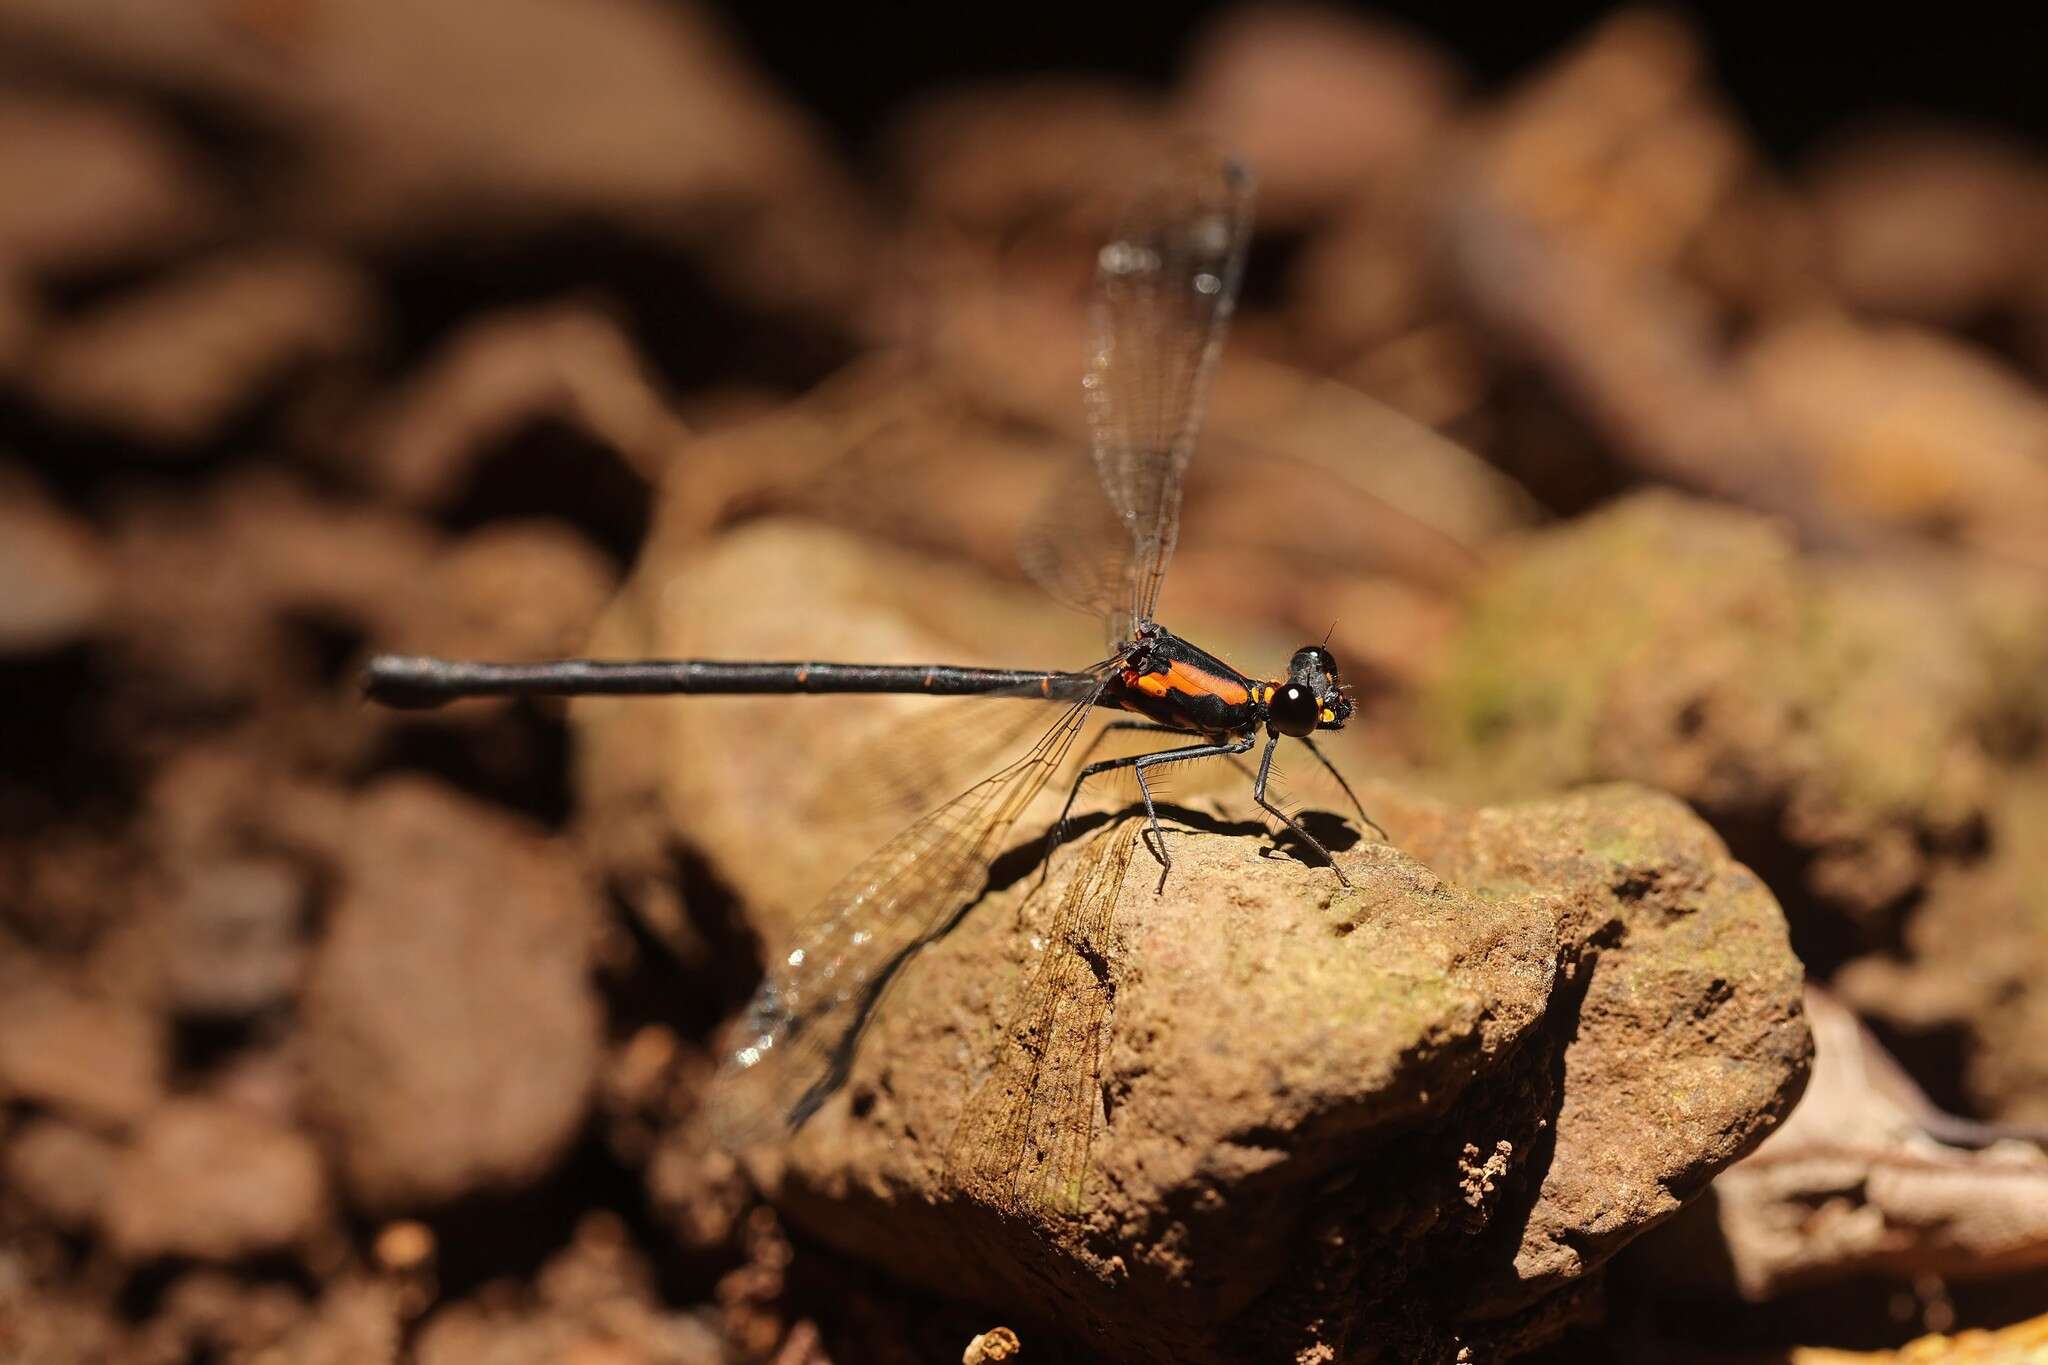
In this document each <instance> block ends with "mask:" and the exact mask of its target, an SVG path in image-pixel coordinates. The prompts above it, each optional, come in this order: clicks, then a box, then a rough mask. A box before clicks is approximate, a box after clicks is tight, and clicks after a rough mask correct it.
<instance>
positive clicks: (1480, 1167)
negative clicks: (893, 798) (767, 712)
mask: <svg viewBox="0 0 2048 1365" xmlns="http://www.w3.org/2000/svg"><path fill="white" fill-rule="evenodd" d="M1368 800H1369V802H1371V803H1372V805H1373V806H1374V807H1375V808H1376V809H1377V810H1378V811H1379V812H1380V816H1381V819H1382V820H1383V821H1384V822H1385V823H1387V824H1388V827H1389V829H1390V831H1391V832H1392V833H1393V834H1394V837H1395V840H1396V843H1395V845H1393V846H1388V845H1381V844H1376V843H1374V844H1366V845H1361V846H1359V847H1358V848H1355V849H1353V850H1351V851H1350V852H1349V853H1348V854H1346V855H1345V857H1344V863H1345V866H1346V867H1347V869H1348V870H1349V871H1350V873H1351V875H1352V877H1353V880H1354V882H1355V883H1356V889H1355V890H1353V891H1351V892H1342V891H1339V890H1338V889H1337V887H1336V884H1335V882H1334V879H1331V878H1329V877H1328V876H1327V874H1326V873H1322V872H1320V871H1319V870H1318V869H1313V868H1304V867H1301V866H1299V865H1298V864H1295V863H1294V862H1292V861H1291V860H1287V859H1270V858H1269V859H1262V858H1258V857H1255V856H1252V853H1253V848H1252V846H1251V845H1250V844H1249V841H1247V840H1245V839H1244V838H1243V837H1242V831H1240V830H1238V829H1236V828H1234V827H1232V826H1231V825H1229V824H1222V825H1215V824H1212V823H1211V822H1210V820H1209V819H1206V818H1198V825H1197V829H1196V830H1194V831H1190V832H1186V833H1180V834H1178V835H1177V837H1175V839H1174V855H1175V862H1174V872H1173V876H1172V878H1171V880H1170V881H1169V884H1168V888H1167V892H1166V894H1165V895H1163V896H1160V895H1157V894H1155V890H1154V886H1155V879H1154V877H1153V876H1152V875H1151V871H1150V868H1149V866H1147V865H1144V864H1143V862H1142V860H1143V858H1144V855H1143V854H1142V852H1140V853H1139V854H1138V855H1137V857H1138V859H1139V860H1140V863H1139V865H1131V859H1132V852H1133V849H1134V848H1135V847H1136V841H1135V837H1134V836H1135V827H1134V825H1133V824H1132V823H1129V822H1126V823H1122V824H1119V825H1116V826H1114V827H1112V828H1111V829H1109V830H1107V831H1100V832H1097V833H1096V834H1095V835H1094V836H1093V837H1092V838H1091V839H1090V840H1089V841H1088V842H1087V843H1086V844H1085V845H1084V847H1083V848H1082V849H1080V850H1079V851H1078V852H1076V853H1074V854H1073V855H1072V856H1071V857H1070V858H1069V859H1068V860H1067V865H1066V868H1065V869H1064V873H1065V874H1066V875H1062V874H1058V873H1056V874H1055V876H1054V877H1053V879H1052V880H1051V882H1049V883H1048V888H1047V892H1048V894H1044V895H1038V896H1029V897H1026V896H1021V895H1020V894H1019V891H1018V889H1017V888H1007V889H1004V890H1000V891H998V892H996V893H995V894H994V895H992V896H991V897H989V898H988V899H987V900H986V901H984V902H983V903H981V904H978V905H976V906H975V907H974V909H973V911H972V913H970V914H969V915H968V917H967V918H966V919H965V920H964V922H962V923H961V924H960V926H959V927H958V928H957V929H955V930H954V931H953V932H952V933H951V934H950V935H948V936H947V937H945V938H944V939H942V940H940V941H939V942H937V943H935V944H933V945H932V946H931V947H929V948H927V949H925V950H924V952H923V953H921V954H920V955H919V956H918V957H917V958H915V959H914V960H913V961H912V963H911V965H910V966H909V967H908V968H907V969H906V970H905V971H904V972H903V973H902V975H901V977H900V979H899V980H898V982H897V983H896V985H895V986H894V987H893V988H892V990H891V992H890V994H889V996H888V998H887V1001H886V1004H885V1005H884V1007H883V1008H882V1009H881V1010H880V1011H878V1012H877V1015H876V1017H875V1019H874V1021H873V1023H872V1024H871V1026H870V1028H869V1029H868V1032H867V1034H866V1036H865V1037H864V1038H863V1040H862V1041H861V1044H860V1046H859V1050H858V1052H857V1054H856V1056H855V1059H854V1062H853V1066H852V1070H851V1073H850V1075H849V1077H848V1080H847V1083H846V1086H845V1088H844V1090H843V1091H842V1092H841V1093H839V1094H838V1095H836V1096H835V1097H834V1098H833V1099H831V1100H830V1101H828V1102H827V1103H826V1105H825V1107H824V1108H823V1109H822V1110H821V1111H820V1112H819V1113H818V1114H817V1115H816V1117H814V1118H813V1119H812V1120H811V1122H810V1123H809V1124H808V1125H807V1126H806V1127H805V1128H803V1129H802V1130H800V1131H799V1133H798V1134H797V1135H796V1137H795V1138H794V1139H793V1140H792V1141H791V1142H790V1143H789V1144H788V1146H787V1147H786V1149H783V1150H780V1151H777V1152H775V1153H774V1154H773V1155H772V1158H769V1157H762V1158H760V1159H759V1160H760V1165H759V1167H758V1170H759V1173H760V1174H762V1175H763V1176H764V1178H766V1179H767V1180H768V1181H769V1188H770V1191H771V1195H772V1197H774V1198H775V1199H776V1200H777V1201H778V1202H779V1203H780V1204H781V1205H782V1207H783V1208H784V1209H785V1211H786V1212H787V1213H788V1214H789V1215H790V1216H791V1217H792V1218H794V1219H796V1220H797V1221H798V1222H800V1223H802V1224H804V1225H805V1226H806V1227H807V1228H809V1230H810V1231H812V1232H813V1233H814V1234H816V1235H818V1236H820V1237H822V1238H824V1239H825V1240H827V1241H829V1242H831V1243H833V1244H834V1245H836V1246H839V1247H840V1248H842V1249H844V1250H846V1251H849V1252H851V1253H853V1254H856V1255H859V1256H861V1257H863V1258H865V1259H869V1260H873V1261H875V1262H877V1263H879V1264H883V1265H886V1266H888V1267H889V1268H890V1270H891V1272H892V1273H894V1274H897V1275H901V1276H906V1277H908V1278H911V1279H913V1280H916V1281H918V1282H921V1283H924V1284H926V1285H928V1286H930V1287H932V1288H935V1289H939V1290H942V1291H943V1292H947V1293H951V1294H958V1295H963V1296H966V1297H971V1298H974V1299H978V1300H981V1301H984V1302H987V1303H990V1304H1009V1305H1018V1304H1027V1303H1028V1304H1032V1305H1034V1306H1036V1307H1037V1308H1038V1309H1039V1310H1040V1311H1041V1312H1043V1313H1044V1314H1045V1315H1046V1316H1047V1317H1048V1318H1050V1319H1057V1320H1058V1321H1060V1322H1061V1323H1062V1324H1064V1325H1065V1326H1066V1327H1067V1328H1068V1329H1069V1330H1072V1331H1076V1332H1077V1333H1079V1334H1081V1335H1083V1336H1084V1337H1085V1338H1086V1339H1088V1340H1090V1341H1091V1342H1093V1343H1095V1344H1096V1346H1097V1348H1098V1349H1103V1350H1106V1351H1107V1352H1108V1353H1109V1354H1111V1355H1112V1356H1115V1357H1116V1358H1120V1359H1133V1360H1138V1359H1158V1360H1168V1359H1174V1360H1212V1359H1213V1360H1226V1359H1237V1358H1241V1353H1242V1352H1244V1351H1247V1350H1250V1349H1251V1348H1252V1343H1253V1342H1254V1341H1256V1342H1259V1343H1262V1344H1261V1346H1260V1348H1259V1349H1262V1350H1270V1349H1271V1347H1272V1345H1273V1344H1274V1343H1275V1341H1276V1340H1277V1341H1278V1342H1279V1343H1281V1344H1283V1345H1284V1346H1285V1347H1287V1348H1288V1349H1292V1350H1296V1351H1313V1350H1315V1349H1318V1348H1320V1349H1325V1350H1329V1351H1334V1352H1336V1353H1338V1354H1339V1355H1341V1354H1343V1353H1344V1352H1347V1351H1351V1350H1356V1349H1359V1347H1360V1346H1361V1345H1362V1344H1363V1343H1365V1342H1367V1341H1374V1342H1378V1343H1382V1344H1383V1345H1384V1344H1386V1343H1392V1342H1400V1343H1404V1346H1403V1349H1404V1350H1405V1351H1406V1352H1408V1354H1407V1355H1406V1357H1405V1358H1412V1359H1433V1358H1437V1355H1438V1354H1442V1355H1443V1357H1444V1358H1446V1359H1447V1358H1448V1356H1449V1353H1451V1352H1452V1351H1454V1350H1455V1349H1456V1346H1457V1344H1458V1343H1460V1342H1465V1343H1473V1342H1480V1343H1492V1344H1493V1345H1494V1346H1495V1347H1499V1346H1503V1345H1506V1344H1515V1345H1520V1344H1525V1343H1527V1342H1528V1341H1530V1340H1533V1339H1539V1338H1541V1337H1542V1336H1544V1335H1546V1334H1547V1333H1548V1332H1549V1331H1550V1330H1551V1324H1552V1322H1553V1320H1554V1319H1555V1317H1556V1316H1557V1315H1558V1313H1559V1311H1560V1310H1559V1304H1560V1302H1563V1303H1570V1302H1572V1301H1573V1299H1574V1296H1577V1295H1581V1294H1583V1292H1584V1291H1585V1289H1586V1287H1587V1283H1588V1277H1589V1276H1590V1275H1591V1272H1593V1271H1595V1270H1596V1269H1597V1268H1598V1267H1599V1266H1600V1265H1601V1264H1602V1263H1603V1262H1604V1261H1605V1260H1606V1259H1607V1258H1608V1257H1609V1256H1611V1255H1612V1254H1613V1252H1614V1251H1616V1250H1617V1249H1619V1248H1620V1247H1621V1246H1622V1245H1623V1244H1625V1243H1626V1242H1627V1241H1629V1240H1630V1239H1631V1238H1633V1237H1634V1236H1636V1235H1638V1234H1639V1233H1641V1232H1642V1231H1644V1230H1646V1229H1647V1228H1649V1227H1650V1226H1653V1225H1654V1224H1655V1223H1657V1222H1659V1221H1661V1220H1662V1219H1664V1218H1666V1217H1669V1216H1670V1215H1671V1214H1672V1213H1674V1212H1676V1211H1677V1209H1678V1208H1679V1207H1680V1205H1681V1203H1682V1202H1683V1201H1684V1200H1686V1199H1688V1198H1691V1197H1693V1196H1695V1195H1697V1194H1698V1193H1699V1192H1700V1191H1702V1190H1703V1189H1704V1188H1705V1187H1706V1184H1707V1181H1708V1180H1709V1179H1710V1178H1711V1177H1712V1176H1713V1175H1714V1173H1715V1172H1717V1171H1718V1170H1720V1169H1722V1168H1723V1167H1725V1166H1726V1165H1728V1164H1729V1163H1730V1162H1732V1161H1734V1160H1735V1159H1736V1158H1737V1157H1739V1156H1740V1155H1741V1154H1742V1153H1743V1152H1744V1151H1746V1150H1747V1149H1748V1148H1749V1147H1750V1146H1752V1145H1754V1144H1755V1142H1756V1141H1758V1140H1759V1139H1760V1138H1761V1137H1762V1136H1763V1134H1764V1133H1766V1132H1767V1131H1768V1130H1769V1129H1770V1127H1771V1126H1772V1125H1773V1123H1774V1122H1775V1121H1776V1119H1777V1117H1778V1116H1779V1115H1781V1114H1782V1113H1783V1112H1784V1110H1785V1109H1786V1108H1787V1107H1788V1106H1789V1104H1790V1102H1791V1100H1792V1099H1793V1098H1794V1097H1795V1096H1796V1094H1797V1092H1798V1089H1799V1086H1800V1084H1801V1082H1802V1080H1803V1076H1804V1068H1805V1061H1806V1055H1807V1037H1806V1033H1805V1029H1804V1026H1803V1024H1802V1023H1801V1021H1800V1016H1799V1006H1798V983H1799V976H1800V973H1799V967H1798V964H1797V962H1796V961H1795V960H1794V959H1793V958H1792V957H1791V955H1790V952H1789V950H1788V948H1787V945H1786V942H1785V937H1784V928H1783V923H1782V920H1781V919H1780V918H1779V915H1778V912H1777V908H1776V906H1775V904H1774V903H1773V902H1772V900H1771V898H1770V896H1769V893H1768V892H1766V891H1765V890H1764V889H1763V887H1762V884H1761V883H1759V882H1758V881H1757V880H1756V879H1755V878H1754V876H1752V875H1751V874H1750V873H1749V872H1748V871H1747V870H1746V869H1743V868H1741V867H1740V866H1739V865H1736V864H1734V863H1732V862H1730V861H1729V860H1728V858H1727V856H1726V853H1725V851H1724V850H1723V849H1722V848H1721V846H1720V844H1719V843H1718V841H1717V840H1715V839H1714V837H1713V836H1712V835H1711V833H1709V832H1708V831H1706V830H1705V829H1704V828H1703V827H1702V826H1701V825H1700V824H1699V823H1698V822H1697V820H1695V819H1694V818H1692V817H1691V816H1689V815H1688V814H1687V813H1686V812H1685V811H1684V810H1683V809H1682V808H1681V807H1680V806H1678V805H1677V804H1676V803H1675V802H1671V801H1669V800H1668V799H1664V798H1657V797H1653V796H1650V795H1649V794H1647V793H1642V792H1639V791H1636V790H1633V789H1628V788H1607V789H1601V790H1599V791H1595V792H1589V793H1587V794H1584V795H1581V796H1576V797H1571V798H1563V799H1560V800H1556V801H1552V802H1549V803H1543V804H1536V805H1530V806H1524V807H1511V808H1503V809H1495V810H1482V811H1459V810H1455V809H1452V808H1448V807H1434V806H1427V805H1423V804H1421V803H1417V802H1413V801H1403V800H1401V799H1400V798H1399V797H1398V795H1397V794H1396V793H1394V792H1392V791H1391V790H1381V789H1374V790H1373V791H1371V792H1370V793H1369V795H1368ZM1027 837H1028V836H1027ZM1404 849H1406V850H1412V851H1413V855H1414V856H1410V853H1409V852H1406V851H1403V850H1404ZM1439 872H1441V873H1442V875H1441V876H1439ZM1089 879H1101V880H1102V881H1104V882H1105V883H1106V884H1107V885H1109V886H1112V887H1117V888H1119V889H1118V890H1117V891H1116V893H1115V895H1114V897H1113V900H1112V901H1110V902H1107V903H1101V904H1100V905H1099V906H1097V904H1096V903H1095V902H1092V901H1091V902H1090V903H1089V904H1090V907H1091V908H1086V909H1084V908H1083V906H1082V905H1079V904H1076V903H1075V902H1074V901H1073V900H1072V899H1071V898H1070V894H1069V893H1070V889H1071V888H1072V887H1073V886H1075V885H1077V884H1080V883H1083V882H1085V881H1087V880H1089ZM1063 883H1064V885H1063ZM1482 1153H1483V1154H1492V1155H1494V1156H1496V1157H1498V1158H1499V1159H1498V1160H1493V1161H1481V1160H1477V1159H1475V1154H1482ZM1560 1294H1562V1295H1563V1296H1564V1298H1563V1299H1562V1300H1560V1299H1559V1297H1558V1296H1559V1295H1560ZM1332 1358H1335V1357H1332Z"/></svg>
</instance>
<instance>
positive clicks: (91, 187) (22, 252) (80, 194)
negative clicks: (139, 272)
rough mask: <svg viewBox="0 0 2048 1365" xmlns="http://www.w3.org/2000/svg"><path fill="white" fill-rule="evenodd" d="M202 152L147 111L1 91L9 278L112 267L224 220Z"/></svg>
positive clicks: (1, 242)
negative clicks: (203, 172)
mask: <svg viewBox="0 0 2048 1365" xmlns="http://www.w3.org/2000/svg"><path fill="white" fill-rule="evenodd" d="M196 160H197V158H195V157H192V156H191V155H190V154H189V153H188V152H187V151H186V150H185V149H184V148H182V147H180V146H179V145H177V143H176V142H175V141H174V140H173V139H172V138H171V137H170V136H169V135H168V134H167V132H166V130H165V129H164V128H163V127H162V125H160V124H159V123H158V122H156V121H155V120H153V119H151V118H148V117H147V116H145V115H144V114H143V113H141V112H140V111H139V110H137V109H134V108H129V107H124V106H123V105H122V104H120V103H115V102H111V101H109V102H99V101H92V100H84V99H77V98H72V97H66V96H58V95H48V94H26V93H23V92H22V91H21V90H19V89H18V88H17V89H12V90H10V91H9V92H8V93H7V95H6V96H5V97H4V98H0V184H4V185H9V186H15V187H30V186H33V187H34V193H13V194H8V195H6V196H4V197H0V276H9V275H14V274H16V273H17V272H19V273H21V274H24V275H30V276H39V275H43V274H46V273H58V272H69V271H79V270H92V269H105V268H107V267H109V266H113V265H118V264H121V263H124V262H127V261H132V260H134V259H136V258H138V257H144V256H148V255H153V254H156V253H160V252H163V251H165V250H167V249H173V248H175V247H177V246H178V245H180V244H181V243H184V242H187V241H190V240H191V239H193V238H194V237H196V236H198V235H199V234H201V233H203V232H205V231H207V230H208V229H209V228H211V227H213V226H215V225H216V224H217V221H218V217H219V205H218V204H216V203H215V202H214V201H213V199H212V196H211V195H210V194H209V193H208V192H207V190H206V187H205V186H204V185H203V184H202V183H201V178H200V176H199V175H198V173H197V166H196V164H195V163H196Z"/></svg>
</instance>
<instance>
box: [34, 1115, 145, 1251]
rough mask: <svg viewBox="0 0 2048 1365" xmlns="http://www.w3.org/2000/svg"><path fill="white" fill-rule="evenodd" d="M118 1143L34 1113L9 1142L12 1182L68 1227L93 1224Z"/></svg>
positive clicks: (77, 1228) (73, 1229)
mask: <svg viewBox="0 0 2048 1365" xmlns="http://www.w3.org/2000/svg"><path fill="white" fill-rule="evenodd" d="M118 1150H119V1149H118V1148H117V1146H116V1145H115V1144H114V1143H113V1142H111V1141H109V1140H108V1139H106V1138H103V1137H100V1136H99V1135H98V1134H96V1133H93V1132H91V1131H90V1130H88V1129H84V1128H79V1127H75V1126H74V1125H72V1124H69V1123H66V1122H64V1121H63V1120H62V1119H50V1118H43V1119H32V1120H30V1121H29V1122H28V1123H26V1124H23V1125H22V1127H21V1130H20V1131H19V1132H17V1133H14V1134H12V1135H11V1137H10V1138H9V1140H8V1143H7V1165H6V1169H7V1183H8V1184H9V1185H10V1186H12V1187H13V1188H15V1189H17V1190H20V1191H21V1192H22V1193H23V1194H25V1195H26V1196H27V1197H28V1198H29V1199H30V1200H31V1201H32V1202H33V1203H34V1204H35V1206H36V1207H37V1208H38V1209H40V1210H41V1211H42V1212H43V1213H44V1214H45V1215H46V1216H48V1218H49V1219H50V1221H51V1222H53V1223H55V1224H56V1225H57V1226H58V1227H60V1228H63V1229H64V1230H66V1231H67V1232H79V1231H83V1230H84V1229H86V1228H88V1227H90V1226H91V1225H92V1223H93V1221H94V1219H95V1218H96V1217H97V1216H98V1214H99V1210H100V1206H101V1205H102V1203H104V1201H105V1199H106V1194H107V1185H108V1180H109V1178H110V1176H111V1174H112V1171H113V1168H114V1160H115V1156H116V1154H117V1152H118Z"/></svg>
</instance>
